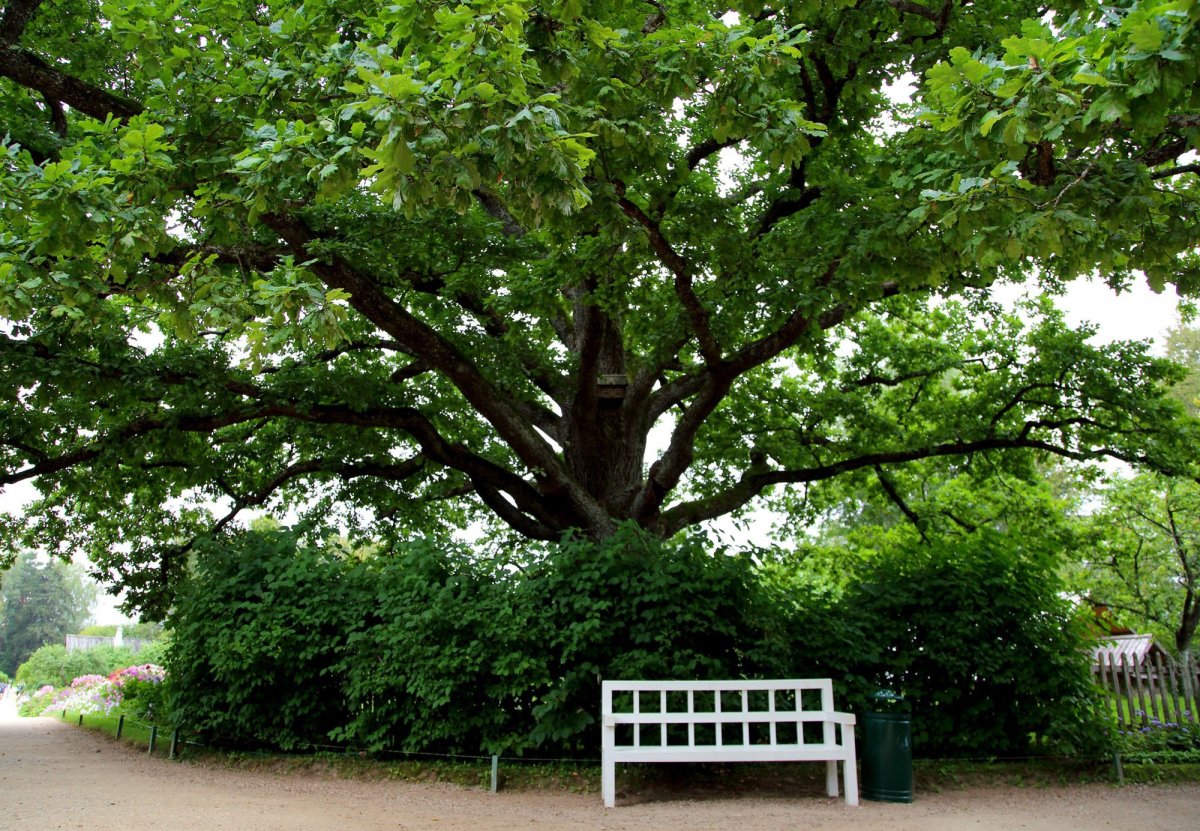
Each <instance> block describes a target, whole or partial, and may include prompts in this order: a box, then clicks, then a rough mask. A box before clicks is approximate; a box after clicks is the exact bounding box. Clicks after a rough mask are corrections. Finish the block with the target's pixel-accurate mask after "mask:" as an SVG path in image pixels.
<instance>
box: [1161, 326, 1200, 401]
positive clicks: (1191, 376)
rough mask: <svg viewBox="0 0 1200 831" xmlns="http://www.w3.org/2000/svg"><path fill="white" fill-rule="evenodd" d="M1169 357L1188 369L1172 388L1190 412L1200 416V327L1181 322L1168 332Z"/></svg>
mask: <svg viewBox="0 0 1200 831" xmlns="http://www.w3.org/2000/svg"><path fill="white" fill-rule="evenodd" d="M1167 357H1168V358H1170V359H1171V360H1172V361H1174V362H1175V363H1177V364H1180V365H1181V366H1184V367H1186V368H1187V370H1188V374H1187V377H1185V378H1183V379H1182V380H1181V381H1180V382H1179V383H1178V384H1176V385H1175V387H1174V388H1173V389H1172V395H1174V396H1175V397H1176V398H1177V399H1179V401H1181V402H1182V403H1183V406H1184V407H1186V408H1187V411H1188V414H1189V415H1191V416H1193V417H1195V416H1200V328H1197V327H1195V326H1186V325H1183V324H1180V325H1178V326H1174V327H1172V328H1171V329H1170V331H1168V332H1167Z"/></svg>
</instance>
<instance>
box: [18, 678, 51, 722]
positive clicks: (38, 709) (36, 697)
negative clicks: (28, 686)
mask: <svg viewBox="0 0 1200 831" xmlns="http://www.w3.org/2000/svg"><path fill="white" fill-rule="evenodd" d="M55 692H56V691H55V689H54V687H51V686H50V685H49V684H47V685H45V686H43V687H39V688H38V689H36V690H34V691H33V692H32V693H31V694H30V695H29V696H28V697H26V698H24V699H22V700H21V703H20V705H19V706H18V707H17V713H18V714H19V715H22V716H27V717H33V716H40V715H41V714H42V713H44V712H45V711H46V709H47V708H48V707H49V706H50V704H51V703H52V702H53V701H54V695H55Z"/></svg>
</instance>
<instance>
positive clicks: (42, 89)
mask: <svg viewBox="0 0 1200 831" xmlns="http://www.w3.org/2000/svg"><path fill="white" fill-rule="evenodd" d="M0 76H2V77H5V78H8V79H10V80H12V81H15V82H16V83H18V84H20V85H21V86H23V87H27V88H28V89H31V90H34V91H36V92H39V93H41V94H42V95H43V96H45V97H46V98H48V99H50V100H53V101H61V102H62V103H64V104H66V105H67V106H69V107H70V108H71V109H73V110H77V111H78V112H81V113H83V114H84V115H87V116H91V117H92V118H95V119H97V120H100V121H103V120H104V119H106V118H108V117H109V116H112V117H113V118H132V117H133V116H135V115H138V114H140V113H141V112H142V111H143V110H144V107H143V106H142V105H141V104H139V103H138V102H136V101H130V100H129V99H127V98H122V97H121V96H119V95H115V94H113V93H111V92H109V91H108V90H106V89H101V88H100V87H97V86H93V85H92V84H88V83H85V82H83V81H80V80H79V79H78V78H75V77H72V76H70V75H68V74H66V73H65V72H62V71H61V70H59V69H56V68H54V67H52V66H50V65H49V64H47V63H46V62H45V61H43V60H42V59H41V58H39V57H38V56H37V55H35V54H33V53H32V52H30V51H28V50H26V49H22V48H21V47H19V46H13V45H6V46H0Z"/></svg>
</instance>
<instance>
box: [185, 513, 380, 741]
mask: <svg viewBox="0 0 1200 831" xmlns="http://www.w3.org/2000/svg"><path fill="white" fill-rule="evenodd" d="M355 571H356V566H354V565H352V564H350V563H348V562H347V561H346V560H344V559H342V558H339V557H337V556H335V555H333V554H330V553H327V552H324V551H322V550H319V549H317V548H313V547H307V546H302V545H299V544H298V543H297V540H296V537H295V536H294V535H292V534H290V533H288V532H285V531H268V532H247V533H245V534H243V535H241V536H239V537H237V538H236V539H234V540H232V541H230V542H228V543H227V544H225V545H208V546H205V547H201V548H200V549H199V550H198V552H197V559H196V568H195V573H194V575H193V577H192V579H191V580H190V581H189V583H188V585H187V586H186V587H185V588H184V590H183V591H182V592H181V593H180V595H179V597H178V598H177V601H176V606H175V610H174V612H173V615H172V627H171V628H172V633H173V637H172V640H171V644H170V646H169V647H168V648H167V656H166V664H167V669H168V673H169V680H168V698H169V704H170V708H171V712H172V717H173V718H175V719H176V720H178V721H179V722H181V723H186V724H187V725H188V727H189V729H192V730H196V731H197V732H198V733H200V734H201V735H202V736H203V737H204V738H205V740H206V741H208V742H209V743H211V744H215V745H220V746H227V747H238V746H258V745H269V746H273V747H279V748H283V749H293V748H297V747H303V746H305V745H307V744H311V743H321V742H326V741H328V734H329V733H330V732H331V731H333V730H335V729H337V728H340V727H342V726H343V725H344V724H345V723H346V722H347V721H348V720H349V716H348V715H347V713H346V710H345V704H344V702H343V699H344V689H343V688H344V679H343V678H342V677H341V675H340V674H338V673H337V672H335V667H336V666H337V665H338V664H339V663H340V662H341V660H342V653H343V651H344V650H345V648H346V645H347V643H348V641H349V639H350V638H351V637H352V636H353V633H354V632H355V631H357V629H359V628H360V627H361V626H362V625H363V623H364V622H365V617H366V616H368V615H370V614H371V607H372V594H370V593H369V592H368V591H367V589H368V588H369V587H368V585H367V583H366V582H365V581H364V580H363V579H361V578H357V577H356V574H355Z"/></svg>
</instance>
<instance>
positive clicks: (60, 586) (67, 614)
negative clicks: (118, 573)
mask: <svg viewBox="0 0 1200 831" xmlns="http://www.w3.org/2000/svg"><path fill="white" fill-rule="evenodd" d="M0 593H2V594H3V597H4V603H3V619H0V668H2V669H3V670H4V671H5V672H7V673H8V674H9V675H13V674H15V673H16V671H17V667H19V666H20V665H21V664H22V663H23V662H24V661H25V659H26V658H28V657H29V656H30V655H31V654H32V653H33V652H34V650H36V649H37V648H38V647H40V646H42V645H44V644H49V643H55V642H58V641H61V640H62V639H63V637H64V636H65V635H68V634H71V633H72V632H78V631H79V629H80V627H81V626H82V625H83V624H84V622H85V621H86V620H87V618H88V616H89V615H90V614H91V609H92V605H93V604H94V603H95V602H96V594H97V587H96V585H95V584H94V583H93V582H92V581H91V580H89V579H88V578H87V576H86V575H85V574H84V572H83V569H81V568H79V567H78V566H75V565H73V564H68V563H63V562H60V561H58V560H49V561H46V560H44V559H43V558H39V557H38V555H36V554H34V553H32V552H28V551H27V552H23V553H22V554H20V555H19V556H18V557H17V558H16V562H15V563H14V564H13V566H12V567H11V568H10V569H9V570H8V572H7V573H5V574H4V583H3V587H2V588H0Z"/></svg>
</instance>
